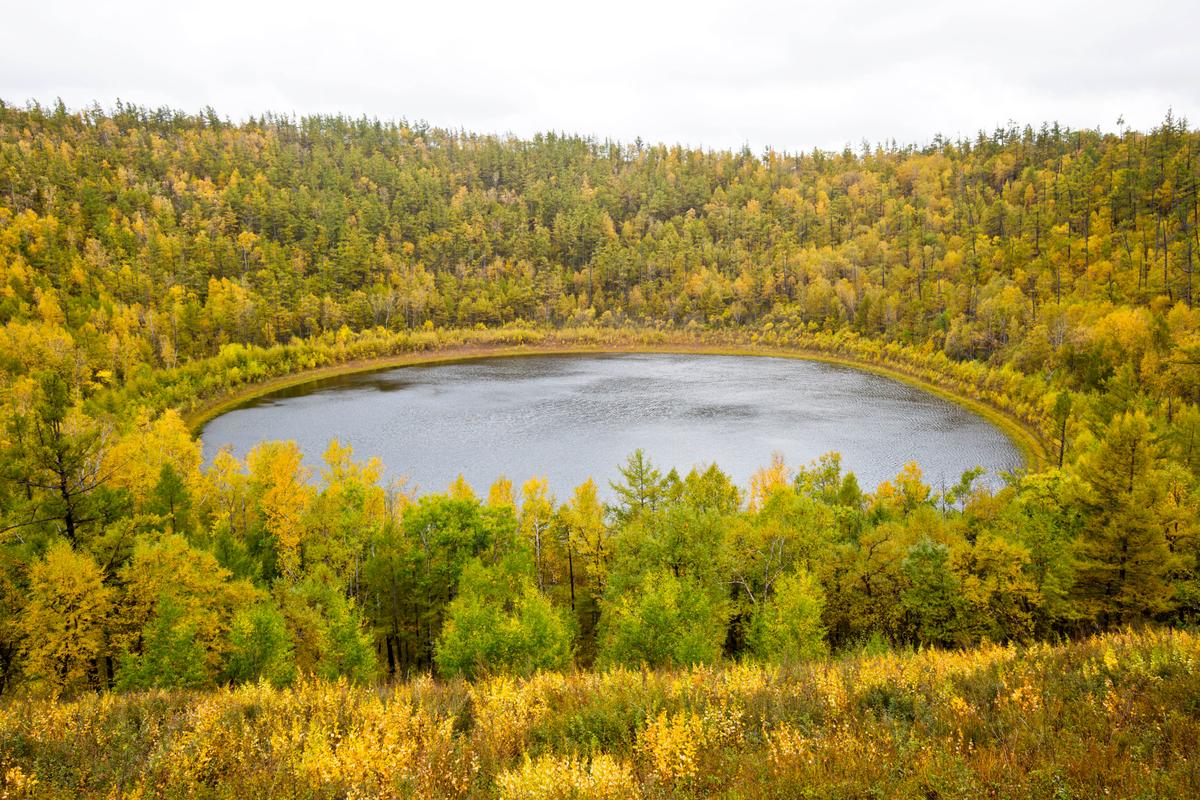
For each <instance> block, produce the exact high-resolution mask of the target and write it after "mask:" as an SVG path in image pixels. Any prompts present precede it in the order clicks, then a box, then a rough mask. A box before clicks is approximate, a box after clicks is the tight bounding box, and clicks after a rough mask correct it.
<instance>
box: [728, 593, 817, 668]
mask: <svg viewBox="0 0 1200 800" xmlns="http://www.w3.org/2000/svg"><path fill="white" fill-rule="evenodd" d="M824 612H825V592H824V590H823V589H822V588H821V584H820V583H819V582H818V581H817V580H816V579H815V578H813V576H812V575H810V574H809V573H808V572H807V571H800V572H792V573H789V574H787V575H784V576H783V577H782V578H780V579H779V581H778V582H777V583H776V584H775V593H774V594H773V595H772V596H771V597H769V598H767V599H766V600H764V601H763V602H762V603H760V604H759V605H758V606H757V607H756V608H755V611H754V615H753V617H752V620H751V623H750V634H749V636H748V637H747V644H748V645H749V648H750V652H751V653H753V654H754V655H755V656H757V657H758V658H760V659H763V660H764V661H773V662H783V663H790V662H793V661H803V660H806V659H812V658H819V657H820V656H822V655H824V654H825V653H827V652H828V645H827V644H826V642H825V626H824V625H823V624H822V622H821V616H822V614H823V613H824Z"/></svg>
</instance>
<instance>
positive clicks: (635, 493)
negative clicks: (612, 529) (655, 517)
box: [609, 448, 664, 525]
mask: <svg viewBox="0 0 1200 800" xmlns="http://www.w3.org/2000/svg"><path fill="white" fill-rule="evenodd" d="M619 472H620V473H621V479H622V480H621V481H620V482H619V483H618V482H612V481H610V482H609V486H611V487H612V490H613V491H614V492H616V493H617V497H618V498H620V502H619V503H618V504H617V505H615V506H612V507H611V511H612V513H613V516H614V518H615V519H616V520H617V523H618V524H621V525H623V524H625V523H626V522H628V521H629V520H631V519H633V518H634V517H636V516H637V515H639V514H643V513H646V512H648V511H653V510H654V509H656V508H658V504H659V501H660V500H661V498H662V494H663V490H664V486H663V477H662V473H661V472H659V471H658V469H656V468H655V467H654V465H653V464H651V463H650V459H648V458H646V454H645V453H643V452H642V450H641V448H639V449H637V450H634V451H633V455H631V456H630V457H629V460H628V461H626V462H625V466H623V467H620V468H619Z"/></svg>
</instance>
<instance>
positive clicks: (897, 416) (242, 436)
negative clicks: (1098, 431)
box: [202, 354, 1022, 500]
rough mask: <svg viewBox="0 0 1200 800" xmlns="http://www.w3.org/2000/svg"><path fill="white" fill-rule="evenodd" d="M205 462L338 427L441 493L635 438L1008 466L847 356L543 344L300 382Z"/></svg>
mask: <svg viewBox="0 0 1200 800" xmlns="http://www.w3.org/2000/svg"><path fill="white" fill-rule="evenodd" d="M202 437H203V440H204V456H205V460H206V461H208V460H210V459H211V458H212V457H213V455H214V454H215V453H216V452H217V449H218V448H220V447H222V446H224V445H232V447H233V450H234V452H235V453H236V454H237V455H238V456H239V457H241V456H245V454H246V452H247V451H248V450H249V449H250V448H251V447H253V446H254V445H255V444H257V443H258V442H261V441H264V440H271V439H284V440H286V439H291V440H294V441H295V442H296V443H297V444H298V445H299V446H300V448H301V449H302V450H303V452H304V454H305V462H306V463H308V464H309V465H310V466H311V467H313V468H314V469H315V468H317V467H318V466H319V465H320V458H321V454H322V453H323V452H324V450H325V448H326V447H327V446H328V444H329V440H330V439H332V438H334V437H336V438H338V439H340V440H341V441H342V442H343V443H348V444H350V445H352V446H353V447H354V451H355V455H356V457H360V458H365V457H367V456H379V457H380V458H381V459H382V460H383V463H384V465H385V467H386V477H387V478H388V479H390V478H397V477H401V476H406V477H407V478H408V479H409V481H410V483H412V484H415V485H416V486H417V488H419V489H420V490H421V491H422V492H427V491H441V490H443V489H444V488H445V487H446V486H447V485H448V484H449V483H450V481H451V480H453V479H454V476H456V475H457V474H458V473H460V472H461V473H463V474H464V475H465V476H466V478H467V480H468V481H469V482H470V483H471V484H472V485H473V486H474V487H475V489H476V491H477V492H478V493H480V494H483V493H484V492H486V490H487V487H488V485H489V484H490V483H491V482H492V481H493V480H494V479H495V478H496V477H497V476H498V475H501V474H503V475H506V476H508V477H509V478H510V479H512V480H513V482H514V484H516V485H517V486H518V487H519V486H520V483H521V482H522V481H524V480H525V479H526V478H528V477H530V476H532V475H545V476H546V477H548V478H549V479H550V484H551V488H552V489H553V490H554V491H555V492H556V493H557V495H558V496H559V498H560V500H566V499H567V497H568V496H569V494H570V491H571V488H572V487H574V486H575V485H577V484H579V483H581V482H583V481H584V480H586V479H587V478H588V477H594V478H595V479H596V481H597V483H598V484H599V485H600V487H601V489H602V492H603V494H604V495H605V496H606V497H611V492H610V491H609V490H608V483H607V482H608V481H609V480H610V479H616V478H617V477H618V474H617V466H618V465H620V464H622V463H624V461H625V459H626V458H627V457H628V455H629V454H630V453H631V452H633V450H634V449H636V448H639V447H640V448H642V449H643V450H644V451H645V452H646V454H647V455H649V456H650V458H651V459H652V460H653V461H654V463H655V464H656V465H658V466H659V467H660V468H662V469H663V471H664V472H665V471H666V469H668V468H670V467H676V468H678V469H679V470H680V472H681V474H682V473H683V472H686V471H687V470H688V469H690V468H691V467H692V466H702V465H706V464H708V463H711V462H714V461H715V462H716V463H717V464H718V465H719V466H720V467H721V468H722V469H723V470H725V471H726V472H727V473H729V474H730V475H731V476H732V477H733V478H734V480H736V481H737V482H738V483H739V485H742V486H745V485H746V484H747V483H748V481H749V477H750V475H751V474H752V473H753V472H754V470H756V469H757V468H758V467H760V466H762V465H764V464H766V463H768V462H769V461H770V458H771V454H772V453H774V452H776V451H778V452H780V453H782V454H783V455H784V457H785V458H786V460H787V463H788V464H789V465H800V464H804V463H807V462H809V461H811V460H813V459H815V458H817V457H818V456H820V455H821V454H823V453H826V452H829V451H830V450H837V451H839V452H840V453H841V454H842V463H843V465H844V467H845V468H847V469H850V470H853V471H854V472H855V473H857V475H858V477H859V481H860V483H861V484H862V485H863V487H864V488H872V487H874V486H875V485H876V484H878V483H879V482H880V481H883V480H886V479H889V478H891V477H893V476H895V474H896V473H897V472H898V471H899V470H900V468H901V467H902V466H903V465H904V463H905V462H907V461H910V460H916V461H918V462H919V463H920V464H921V466H922V469H923V470H924V471H925V475H926V480H927V481H928V482H929V483H931V484H932V485H933V486H934V487H935V488H938V487H940V486H942V485H949V484H952V483H955V482H957V480H958V478H959V476H960V475H961V473H962V472H963V470H966V469H969V468H971V467H975V466H982V467H985V468H986V469H988V470H989V477H988V478H987V479H986V480H987V481H988V482H989V483H991V484H992V485H998V484H999V482H1000V480H999V477H998V472H999V471H1002V470H1011V469H1014V468H1016V467H1019V466H1021V464H1022V458H1021V453H1020V451H1019V449H1018V448H1017V447H1016V445H1014V444H1013V442H1012V441H1011V440H1010V439H1009V438H1008V437H1007V436H1006V435H1005V434H1003V433H1002V432H1001V431H1000V430H999V429H997V428H996V427H995V426H993V425H991V424H990V423H989V422H987V421H986V420H984V419H983V418H981V417H979V416H977V415H975V414H972V413H971V412H969V411H966V410H965V409H963V408H961V407H960V406H957V405H955V404H954V403H952V402H949V401H947V400H943V399H942V398H939V397H936V396H934V395H931V394H928V393H926V392H923V391H921V390H919V389H916V388H914V387H911V386H908V385H907V384H903V383H899V382H897V381H893V380H890V379H888V378H883V377H880V376H878V375H873V374H871V373H868V372H861V371H858V370H854V369H851V368H848V367H841V366H836V365H830V364H823V363H820V362H814V361H801V360H795V359H785V358H769V357H759V356H754V357H750V356H710V355H663V354H652V355H586V356H580V355H549V356H529V357H520V358H492V359H480V360H477V361H469V362H462V363H456V364H443V365H429V366H410V367H400V368H395V369H390V370H386V371H380V372H372V373H360V374H357V375H347V376H342V377H337V378H332V379H328V380H323V381H319V382H315V383H309V384H304V385H302V386H299V387H295V388H292V389H286V390H283V391H280V392H277V393H274V394H271V395H267V396H265V397H262V398H259V399H256V400H253V401H251V402H249V403H247V404H246V405H244V406H242V407H240V408H237V409H234V410H233V411H230V412H228V413H225V414H223V415H221V416H219V417H217V418H215V419H213V420H212V421H211V422H209V423H208V424H207V425H206V426H205V427H204V430H203V432H202Z"/></svg>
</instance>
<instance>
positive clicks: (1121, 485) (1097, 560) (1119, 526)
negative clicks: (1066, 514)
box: [1075, 411, 1175, 626]
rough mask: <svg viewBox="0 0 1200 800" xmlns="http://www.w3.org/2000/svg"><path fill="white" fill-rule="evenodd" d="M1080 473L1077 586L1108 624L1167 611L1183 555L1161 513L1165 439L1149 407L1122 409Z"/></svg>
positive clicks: (1099, 619) (1089, 610) (1095, 616)
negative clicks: (1178, 556)
mask: <svg viewBox="0 0 1200 800" xmlns="http://www.w3.org/2000/svg"><path fill="white" fill-rule="evenodd" d="M1079 474H1080V477H1081V478H1082V479H1083V481H1084V483H1085V484H1086V488H1087V491H1086V494H1085V496H1084V500H1083V503H1084V508H1085V509H1086V517H1085V522H1084V524H1083V529H1082V532H1081V536H1080V546H1079V550H1078V555H1079V562H1078V573H1077V574H1078V579H1077V580H1076V582H1075V591H1076V595H1077V597H1078V598H1079V600H1080V602H1081V603H1082V604H1083V607H1084V609H1085V610H1086V611H1087V613H1088V614H1089V615H1090V616H1091V617H1092V618H1093V619H1095V620H1096V621H1097V622H1098V623H1099V624H1100V625H1102V626H1103V625H1107V624H1112V623H1121V622H1128V621H1132V620H1138V619H1142V618H1145V617H1152V616H1154V615H1157V614H1160V613H1162V612H1164V611H1166V610H1167V609H1169V608H1170V607H1171V603H1172V595H1173V592H1172V588H1171V584H1170V575H1171V571H1172V569H1173V567H1174V561H1175V559H1174V557H1173V555H1172V553H1171V551H1170V547H1169V545H1168V542H1167V535H1166V527H1167V526H1166V524H1165V520H1163V519H1162V518H1161V517H1162V510H1163V507H1164V504H1163V490H1164V475H1163V471H1162V466H1161V462H1160V455H1159V451H1158V444H1157V442H1156V439H1155V436H1154V433H1153V431H1152V429H1151V427H1150V421H1149V419H1147V417H1146V415H1145V414H1143V413H1142V412H1141V411H1136V412H1128V411H1127V412H1125V413H1123V414H1120V415H1118V416H1116V417H1114V418H1113V420H1112V422H1110V423H1109V425H1108V427H1107V428H1106V429H1105V431H1104V436H1103V437H1102V438H1101V440H1100V443H1099V444H1098V446H1097V447H1096V448H1095V449H1094V450H1093V451H1091V452H1089V453H1088V454H1087V455H1086V456H1084V457H1083V458H1082V460H1081V463H1080V466H1079Z"/></svg>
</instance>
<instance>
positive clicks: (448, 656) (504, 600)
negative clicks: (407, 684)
mask: <svg viewBox="0 0 1200 800" xmlns="http://www.w3.org/2000/svg"><path fill="white" fill-rule="evenodd" d="M523 560H524V559H512V558H510V559H507V560H505V561H503V562H501V563H500V564H497V565H496V566H493V567H487V566H484V565H483V564H482V563H480V562H479V561H473V562H472V563H470V564H468V565H467V567H466V569H464V570H463V573H462V579H461V581H460V588H459V594H458V596H457V597H456V598H455V599H454V602H452V603H451V604H450V607H449V609H448V611H447V617H446V624H445V627H443V629H442V635H441V637H440V638H439V639H438V643H437V654H436V662H437V666H438V671H439V672H441V673H442V675H444V676H446V677H454V676H459V675H461V676H463V677H466V678H476V677H480V676H483V675H490V674H495V673H500V672H503V673H512V674H516V675H531V674H533V673H534V672H537V671H539V670H561V669H565V668H566V667H567V666H568V665H569V664H570V661H571V640H572V634H571V629H570V626H569V625H568V624H567V623H566V621H565V620H564V619H563V618H562V616H561V615H560V614H559V612H558V611H557V610H556V609H555V608H554V607H553V606H551V604H550V602H549V601H548V600H546V599H545V598H544V597H542V596H541V594H540V593H539V592H538V591H537V588H536V587H535V586H534V585H533V580H532V578H531V577H530V574H529V573H530V572H531V569H530V568H529V565H528V564H522V563H520V562H521V561H523Z"/></svg>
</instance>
